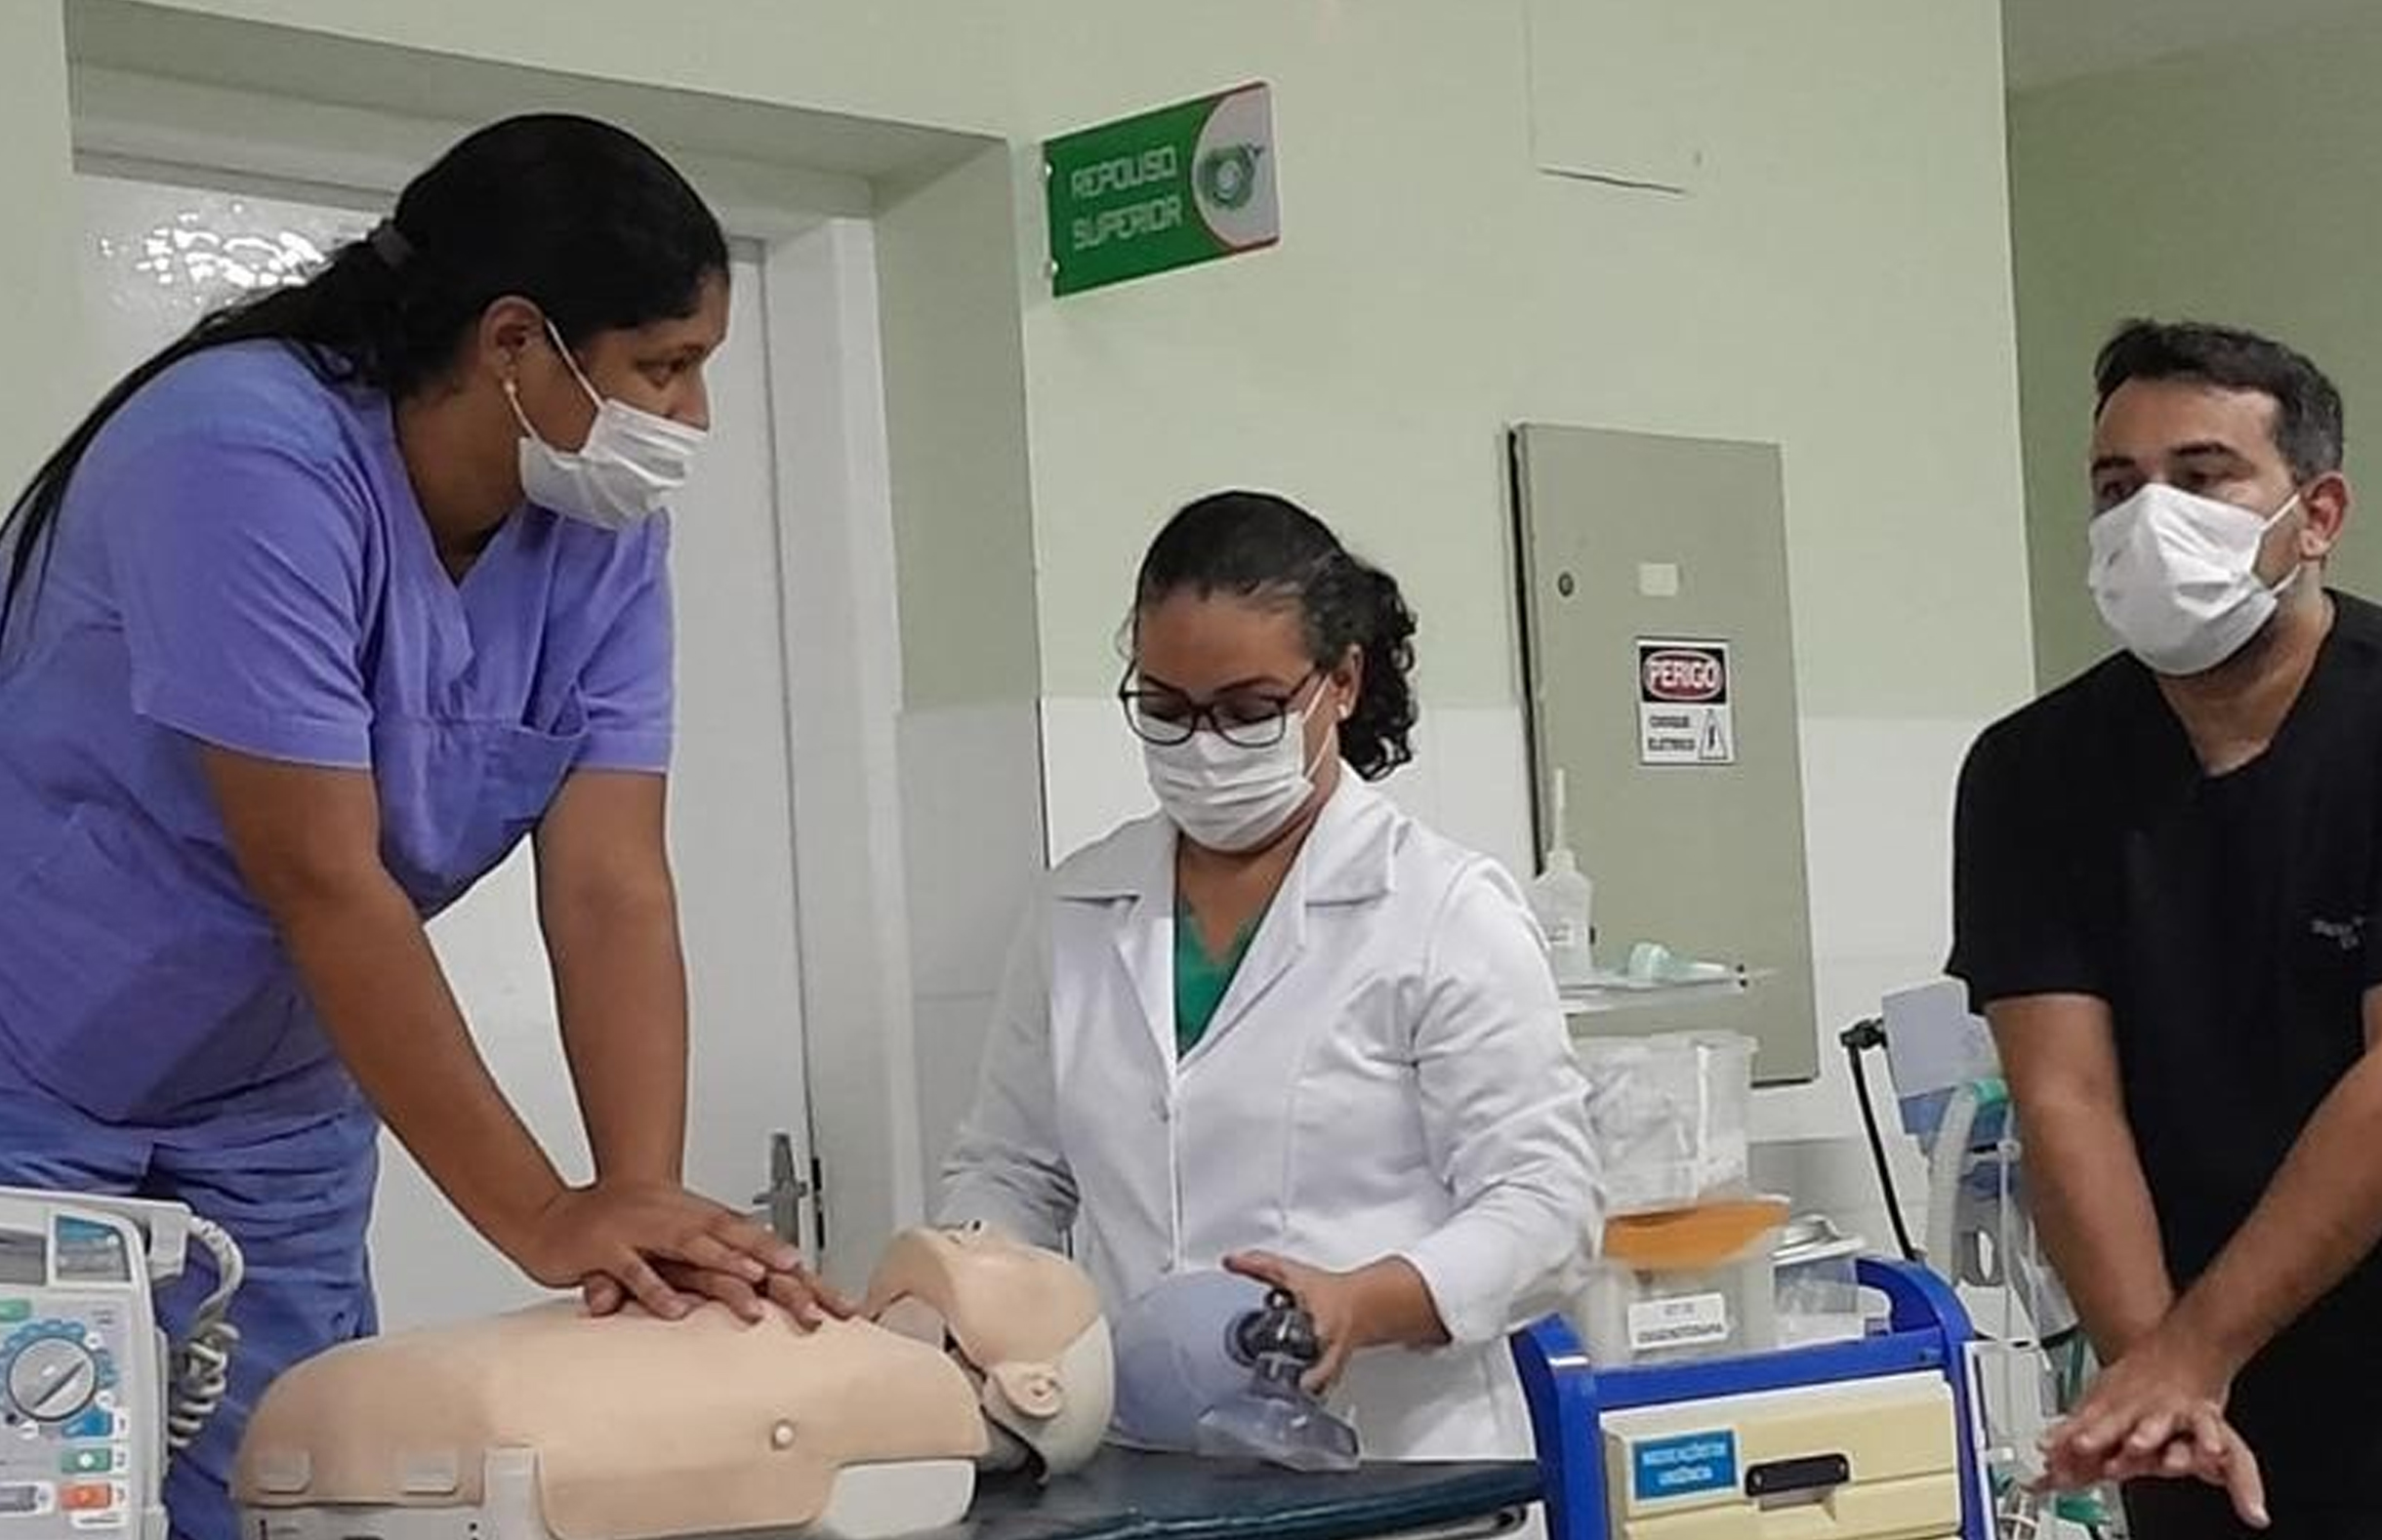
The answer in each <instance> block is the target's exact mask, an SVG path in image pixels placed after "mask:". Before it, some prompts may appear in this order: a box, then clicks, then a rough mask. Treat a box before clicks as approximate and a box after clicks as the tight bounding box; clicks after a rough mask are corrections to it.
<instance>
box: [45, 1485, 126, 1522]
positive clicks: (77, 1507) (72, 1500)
mask: <svg viewBox="0 0 2382 1540" xmlns="http://www.w3.org/2000/svg"><path fill="white" fill-rule="evenodd" d="M58 1501H59V1506H60V1507H61V1508H63V1509H64V1510H65V1511H66V1512H68V1513H70V1514H94V1513H100V1512H103V1511H104V1510H106V1509H109V1508H113V1507H114V1506H115V1504H116V1494H115V1489H114V1488H113V1487H111V1486H109V1485H108V1484H107V1483H106V1482H105V1481H85V1482H84V1483H82V1484H81V1485H79V1486H69V1487H67V1488H66V1489H65V1490H64V1491H62V1492H61V1493H59V1494H58Z"/></svg>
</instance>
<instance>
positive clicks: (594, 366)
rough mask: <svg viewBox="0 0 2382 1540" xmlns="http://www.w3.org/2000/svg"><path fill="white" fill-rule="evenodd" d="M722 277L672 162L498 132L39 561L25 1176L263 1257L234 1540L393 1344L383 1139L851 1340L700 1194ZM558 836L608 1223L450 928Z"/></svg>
mask: <svg viewBox="0 0 2382 1540" xmlns="http://www.w3.org/2000/svg"><path fill="white" fill-rule="evenodd" d="M727 282H728V259H727V247H726V243H725V241H724V240H723V239H722V237H721V233H720V230H719V224H718V223H717V222H716V221H715V220H714V218H713V217H712V215H711V213H710V211H709V210H707V209H706V208H705V207H704V205H703V203H702V201H701V199H700V198H699V197H698V196H697V195H696V194H695V192H694V191H693V189H692V188H690V187H689V186H688V185H687V184H686V182H684V181H683V180H682V179H681V178H680V177H679V176H678V173H677V172H676V171H674V170H673V169H672V168H671V167H670V166H669V165H668V164H667V163H666V162H665V161H663V160H662V159H661V158H660V157H659V156H658V155H656V154H655V153H654V152H653V151H652V150H651V149H649V148H648V147H646V146H645V145H644V144H642V143H640V142H637V140H635V139H633V138H631V137H630V136H628V135H626V134H623V133H621V132H620V131H618V130H616V129H612V128H609V127H606V126H605V125H602V124H599V123H595V122H590V121H587V120H585V119H579V118H569V117H560V116H536V117H522V118H515V119H512V120H509V121H507V122H503V123H499V124H496V125H494V126H493V127H490V128H487V129H484V130H482V131H480V132H478V133H476V134H474V135H472V137H470V138H469V139H466V140H465V141H463V142H461V143H459V144H458V145H456V146H455V147H454V148H453V149H452V150H450V151H449V152H448V153H447V154H446V156H445V157H444V158H442V159H441V160H440V161H439V162H438V163H437V164H436V165H434V166H432V167H431V169H430V170H429V171H428V172H426V173H424V174H423V175H422V176H421V177H420V178H419V179H417V180H416V181H415V182H413V184H412V185H410V186H409V187H407V188H406V189H405V192H404V194H403V195H402V197H401V198H400V199H399V200H398V203H397V206H396V210H395V212H394V214H393V216H392V217H391V218H390V220H388V221H387V222H385V223H383V224H382V225H381V226H380V227H379V228H378V229H377V230H375V231H374V233H373V235H372V236H371V237H370V238H369V239H368V240H366V241H363V242H359V243H357V244H356V245H354V246H351V247H349V248H346V249H344V250H342V251H341V252H339V253H338V254H337V255H336V257H335V258H334V259H333V260H332V262H331V263H329V265H328V266H326V267H325V268H324V269H323V270H322V271H321V272H320V273H319V274H318V275H316V276H315V277H314V278H313V279H312V280H311V281H310V282H308V283H307V284H305V285H303V286H301V287H297V288H291V289H283V290H277V291H273V292H270V293H267V294H265V295H262V296H259V297H257V298H254V299H251V300H248V301H246V302H244V303H242V304H237V305H235V306H233V307H232V308H230V309H227V310H225V311H222V312H220V313H218V314H215V315H213V316H210V317H209V318H208V319H206V320H205V321H202V322H201V323H200V324H199V326H198V327H197V328H196V329H195V330H194V331H192V332H191V333H190V334H189V335H188V336H186V337H185V338H184V339H183V340H181V341H180V342H178V343H176V344H173V345H172V346H170V347H168V348H167V349H166V350H165V351H164V352H162V353H160V354H159V355H158V356H156V357H155V358H152V359H150V360H149V361H148V362H146V363H144V364H143V365H142V366H141V367H140V368H138V369H136V370H135V371H133V373H132V374H131V375H130V376H129V377H128V378H127V379H125V380H124V381H123V383H121V384H120V385H117V386H116V387H115V388H114V389H113V390H112V391H110V392H109V393H108V394H107V396H106V397H105V398H104V399H103V401H101V403H100V404H99V406H98V407H97V408H96V409H95V410H94V411H93V412H92V413H91V415H90V416H89V417H88V418H86V419H85V420H84V421H83V423H82V424H81V426H78V427H77V428H76V429H75V430H74V432H73V433H72V435H71V436H70V437H68V438H67V440H66V442H65V443H64V445H63V446H62V447H61V448H60V449H59V450H58V451H57V452H56V453H55V454H54V455H52V456H51V458H50V459H49V461H48V462H47V463H46V464H44V465H43V466H41V468H40V470H39V471H38V472H37V473H36V475H35V476H34V478H33V481H32V483H31V485H30V486H29V487H28V488H27V489H26V490H25V491H24V492H23V494H22V495H21V497H20V498H19V499H18V501H17V503H16V504H15V506H14V507H13V508H12V509H11V511H10V513H9V516H8V522H7V524H6V526H5V527H4V531H0V558H4V559H0V583H4V585H5V587H4V588H0V603H4V604H5V608H4V609H0V1185H14V1186H29V1187H42V1188H53V1189H62V1190H65V1191H69V1192H84V1193H121V1194H140V1195H145V1196H163V1197H172V1198H177V1199H180V1200H182V1201H185V1202H186V1203H187V1204H189V1206H190V1207H191V1208H192V1209H194V1210H196V1211H197V1212H199V1213H201V1214H204V1215H206V1216H208V1217H210V1218H212V1219H215V1220H216V1221H218V1222H219V1223H222V1224H224V1225H225V1226H226V1228H228V1229H229V1230H230V1231H231V1232H232V1234H233V1236H235V1237H236V1238H237V1239H238V1240H239V1242H240V1243H241V1245H242V1247H243V1249H244V1250H245V1251H246V1253H247V1256H248V1262H249V1269H250V1271H249V1278H248V1283H247V1287H246V1289H245V1290H244V1291H243V1293H242V1294H241V1296H240V1298H239V1301H238V1303H237V1304H236V1305H235V1308H234V1312H233V1320H234V1322H235V1324H237V1325H238V1326H239V1327H240V1328H241V1331H242V1335H243V1341H242V1343H241V1348H240V1353H239V1356H238V1358H237V1360H236V1365H235V1370H234V1374H233V1382H232V1387H231V1395H230V1398H229V1400H228V1401H227V1403H226V1408H225V1410H224V1412H223V1413H222V1414H220V1415H219V1416H218V1417H217V1419H216V1421H215V1423H214V1425H213V1426H212V1428H211V1429H210V1431H209V1434H208V1436H207V1438H206V1439H203V1440H202V1441H201V1443H200V1444H198V1445H197V1446H196V1447H194V1448H193V1449H191V1450H190V1451H188V1452H186V1453H185V1454H184V1455H183V1456H182V1457H181V1458H180V1459H179V1460H177V1462H176V1466H175V1470H174V1473H173V1477H172V1479H171V1481H170V1484H169V1488H168V1499H169V1503H170V1505H171V1508H172V1513H173V1517H174V1522H175V1528H176V1529H177V1530H178V1531H180V1532H182V1533H184V1534H187V1535H190V1536H194V1537H197V1540H229V1537H230V1536H231V1534H232V1532H233V1520H232V1516H231V1513H230V1511H229V1508H228V1505H227V1503H226V1497H225V1493H224V1479H225V1476H226V1471H227V1469H228V1465H229V1461H230V1457H231V1453H232V1451H233V1448H234V1446H235V1444H236V1441H237V1438H238V1434H239V1431H240V1427H241V1424H242V1422H243V1421H244V1417H245V1412H246V1410H247V1408H248V1406H249V1405H250V1404H252V1403H253V1401H254V1398H255V1397H256V1396H257V1395H258V1394H259V1393H260V1392H261V1391H262V1389H263V1388H264V1386H265V1384H266V1383H267V1381H268V1380H269V1379H270V1378H271V1376H272V1375H273V1374H274V1373H276V1372H277V1371H279V1370H280V1369H282V1368H283V1367H286V1366H287V1365H288V1364H289V1363H291V1362H293V1361H295V1360H297V1359H299V1358H304V1357H307V1356H308V1355H310V1354H312V1353H315V1352H317V1351H319V1350H321V1349H323V1348H325V1347H328V1346H330V1345H332V1344H333V1343H336V1342H339V1341H341V1340H344V1339H346V1338H349V1337H352V1336H355V1335H358V1334H361V1333H364V1332H368V1331H370V1330H371V1329H372V1326H373V1307H372V1299H371V1294H370V1286H369V1279H368V1277H367V1271H366V1265H365V1256H364V1236H365V1226H366V1220H367V1217H368V1215H369V1212H370V1207H371V1196H372V1188H373V1178H374V1165H373V1153H374V1148H375V1134H376V1131H377V1129H378V1127H379V1126H380V1124H382V1123H384V1122H385V1123H387V1124H388V1126H389V1127H390V1129H391V1130H392V1131H393V1132H394V1133H395V1134H396V1136H397V1137H398V1138H399V1139H401V1140H402V1141H403V1142H404V1144H405V1146H406V1148H407V1149H408V1150H409V1151H410V1152H412V1154H413V1155H414V1156H415V1157H416V1158H417V1159H418V1160H419V1161H420V1162H421V1164H422V1166H423V1168H424V1169H425V1170H426V1171H427V1172H428V1173H429V1174H430V1175H431V1178H432V1180H434V1181H435V1182H436V1183H437V1185H438V1187H439V1188H440V1190H441V1191H442V1192H443V1193H445V1195H446V1196H447V1197H448V1198H449V1199H450V1200H451V1201H452V1202H453V1203H454V1204H455V1206H456V1207H457V1208H458V1209H459V1210H460V1211H461V1213H462V1215H463V1217H464V1218H465V1219H466V1220H467V1221H469V1222H470V1223H471V1224H472V1227H473V1228H475V1229H476V1230H478V1231H479V1233H480V1234H481V1235H482V1236H485V1237H486V1238H487V1239H488V1240H489V1241H490V1242H492V1243H493V1244H495V1245H496V1246H498V1247H500V1248H501V1249H502V1250H503V1251H504V1253H505V1254H506V1255H507V1256H508V1257H510V1258H511V1259H512V1260H513V1262H514V1263H516V1264H517V1265H518V1266H519V1267H520V1269H521V1271H522V1272H523V1273H525V1274H527V1275H528V1276H529V1277H532V1278H534V1279H536V1280H537V1281H539V1282H541V1283H544V1284H548V1285H550V1286H554V1287H576V1288H580V1289H582V1290H584V1292H585V1295H586V1297H587V1300H588V1302H589V1304H590V1305H591V1307H593V1308H594V1309H596V1310H598V1311H606V1310H612V1309H616V1308H618V1307H619V1306H621V1305H622V1304H623V1303H624V1301H625V1300H626V1299H627V1298H631V1297H633V1298H635V1299H636V1300H637V1301H638V1302H639V1303H641V1304H642V1305H643V1306H645V1307H646V1308H647V1309H649V1310H652V1311H654V1312H656V1313H658V1314H661V1315H663V1316H668V1317H677V1316H680V1315H683V1314H684V1313H685V1312H686V1311H687V1310H688V1309H690V1308H691V1306H692V1304H693V1302H694V1301H695V1300H697V1299H700V1298H704V1297H710V1298H716V1299H719V1300H723V1301H725V1302H727V1303H729V1304H731V1305H733V1306H735V1307H736V1308H738V1309H740V1310H743V1311H745V1312H747V1313H748V1314H755V1313H758V1312H759V1311H760V1303H759V1300H760V1296H761V1295H763V1294H766V1295H769V1296H771V1297H774V1298H776V1299H777V1300H778V1301H779V1302H780V1303H781V1304H784V1305H785V1306H786V1307H787V1308H788V1309H790V1310H791V1311H793V1312H794V1313H795V1314H796V1315H797V1316H798V1317H803V1318H804V1319H815V1318H816V1315H817V1313H818V1312H819V1311H821V1310H835V1309H840V1308H841V1307H840V1305H839V1304H838V1303H837V1302H835V1301H833V1300H832V1299H831V1298H830V1297H828V1296H827V1295H826V1294H825V1293H824V1291H823V1290H820V1289H818V1288H817V1287H816V1286H815V1285H814V1284H813V1282H812V1281H811V1279H810V1277H809V1276H808V1275H807V1274H805V1273H804V1272H803V1271H802V1269H801V1259H800V1258H799V1257H798V1256H797V1255H796V1254H795V1253H794V1252H792V1251H791V1250H790V1249H789V1248H787V1247H785V1246H784V1245H782V1244H781V1243H780V1242H779V1241H777V1240H776V1239H775V1238H774V1237H773V1236H770V1235H769V1234H768V1233H767V1232H766V1231H765V1230H762V1229H760V1228H759V1227H757V1226H755V1225H753V1224H751V1223H749V1222H748V1221H746V1220H745V1219H743V1218H741V1217H740V1216H738V1215H737V1214H735V1213H732V1212H730V1211H729V1210H728V1209H726V1208H723V1207H721V1206H720V1205H719V1204H717V1203H714V1202H712V1201H710V1200H708V1199H706V1198H703V1197H700V1196H696V1195H694V1194H692V1193H689V1192H688V1191H687V1190H686V1189H685V1188H684V1187H683V1186H682V1185H681V1181H680V1152H681V1146H682V1144H683V1142H684V1131H685V1120H686V1031H687V1028H686V992H685V980H684V976H683V969H682V965H681V962H680V956H679V947H678V920H677V914H676V906H675V902H674V897H673V891H672V886H671V877H670V869H669V864H668V860H667V858H666V856H665V853H664V845H663V832H662V831H663V789H664V774H665V772H666V770H667V767H668V764H669V759H670V747H671V620H670V592H669V581H668V572H667V566H668V563H667V551H668V545H669V528H668V524H667V522H666V521H665V520H664V518H663V517H662V516H661V514H662V507H663V504H664V502H665V501H666V500H667V498H668V496H669V494H670V493H671V492H672V491H673V490H674V489H675V488H676V487H677V486H678V483H679V481H680V480H681V478H682V477H683V475H684V473H685V470H686V466H687V464H688V462H689V460H690V458H691V457H692V455H693V454H694V452H695V451H696V449H697V448H698V447H699V445H700V443H701V440H702V438H703V436H704V431H705V427H706V424H707V421H708V418H707V403H706V400H705V394H704V376H703V370H704V363H705V361H706V359H708V358H709V357H710V356H711V354H712V352H713V351H714V350H715V349H716V348H718V347H719V344H720V341H721V338H722V336H723V333H724V331H725V328H726V324H727V313H728V305H727ZM524 836H532V837H534V839H535V841H536V846H537V857H538V863H537V865H538V900H539V913H540V919H541V922H542V925H543V929H544V932H545V937H546V942H547V950H548V952H549V954H550V956H551V959H552V963H553V968H554V979H555V984H556V992H557V996H558V998H559V1000H560V1005H561V1018H562V1020H561V1031H562V1038H563V1042H564V1045H565V1047H566V1048H567V1050H568V1057H569V1061H570V1066H571V1075H572V1079H573V1081H574V1083H575V1088H576V1090H577V1093H578V1100H579V1105H580V1107H581V1110H582V1114H583V1115H584V1117H585V1120H586V1125H587V1133H588V1138H589V1142H590V1145H591V1147H592V1148H593V1151H594V1153H595V1180H594V1181H593V1182H591V1183H589V1184H587V1185H585V1186H572V1185H570V1184H568V1183H566V1182H564V1181H563V1180H562V1178H561V1177H560V1176H559V1175H558V1174H557V1173H556V1171H555V1168H554V1164H553V1163H552V1161H550V1160H549V1159H548V1157H547V1155H546V1154H545V1153H544V1152H543V1151H542V1150H540V1149H539V1147H538V1145H537V1144H536V1143H535V1141H533V1140H532V1139H531V1137H530V1135H529V1133H528V1132H527V1130H526V1129H525V1128H524V1127H523V1126H522V1123H521V1120H520V1118H519V1117H518V1116H517V1115H516V1114H514V1112H513V1108H512V1107H511V1106H509V1105H508V1104H507V1102H506V1100H505V1097H504V1094H503V1093H502V1092H501V1091H500V1090H499V1089H498V1087H497V1085H496V1083H495V1082H494V1081H493V1080H492V1079H491V1078H490V1077H489V1074H488V1072H487V1070H486V1068H485V1066H484V1065H483V1064H482V1062H481V1060H480V1057H479V1055H478V1053H477V1052H476V1051H475V1049H474V1048H473V1045H472V1034H471V1032H470V1029H469V1028H468V1027H467V1025H466V1023H465V1021H464V1019H463V1017H462V1015H461V1014H460V1013H459V1011H458V1010H457V1008H456V1004H455V999H454V996H453V994H452V993H451V992H450V991H449V989H448V987H447V983H446V980H445V979H444V978H443V977H442V976H441V974H440V972H439V966H438V961H437V958H436V956H435V955H434V954H433V953H432V952H431V947H430V944H429V942H428V941H427V940H426V939H425V936H424V933H423V924H424V921H426V920H427V919H429V918H430V917H431V916H432V915H434V914H436V913H437V912H439V911H440V910H442V909H444V908H445V907H446V906H447V905H449V904H451V903H453V902H454V901H455V900H456V899H457V898H458V897H460V896H461V895H462V894H463V893H464V892H466V891H467V890H468V889H469V888H470V887H471V886H472V883H473V882H474V881H476V880H477V879H478V878H479V877H480V876H482V875H483V874H484V873H486V872H487V871H489V870H490V869H492V868H493V867H495V866H496V865H497V864H498V863H499V862H500V861H502V860H503V859H504V858H505V856H506V854H507V853H508V852H509V851H511V850H512V849H513V846H514V845H515V844H517V843H518V842H519V841H520V840H521V839H522V838H523V837H524ZM206 1281H207V1280H205V1279H196V1280H192V1283H191V1286H190V1287H189V1289H188V1290H187V1291H186V1292H179V1293H176V1294H173V1295H170V1296H169V1297H168V1298H167V1299H166V1300H165V1301H164V1302H163V1307H162V1308H163V1309H164V1312H165V1314H166V1316H167V1324H168V1327H169V1329H170V1330H171V1329H174V1328H176V1327H178V1326H179V1325H180V1324H181V1323H182V1320H183V1318H184V1316H185V1313H186V1312H187V1310H188V1308H189V1306H190V1305H191V1304H192V1303H194V1301H195V1298H196V1297H197V1296H198V1295H199V1294H202V1293H203V1292H204V1287H205V1284H206Z"/></svg>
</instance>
